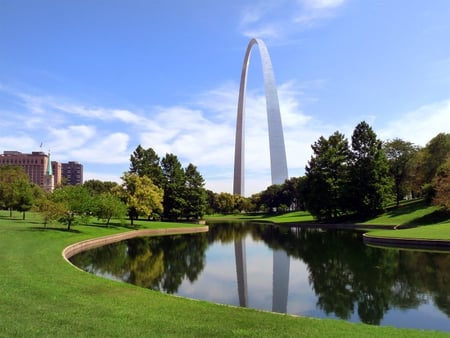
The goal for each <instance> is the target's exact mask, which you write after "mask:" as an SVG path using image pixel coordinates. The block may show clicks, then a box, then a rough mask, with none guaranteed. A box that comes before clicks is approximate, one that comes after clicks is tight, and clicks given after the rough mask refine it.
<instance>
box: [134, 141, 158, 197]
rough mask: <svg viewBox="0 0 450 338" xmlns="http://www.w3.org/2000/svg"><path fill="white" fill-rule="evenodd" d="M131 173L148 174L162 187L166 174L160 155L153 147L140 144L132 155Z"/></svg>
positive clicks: (154, 182)
mask: <svg viewBox="0 0 450 338" xmlns="http://www.w3.org/2000/svg"><path fill="white" fill-rule="evenodd" d="M130 161H131V165H130V173H133V174H136V175H138V176H147V177H148V178H150V179H151V180H152V182H153V184H155V185H156V186H158V187H160V188H162V186H163V181H164V176H163V173H162V170H161V167H160V163H159V162H160V160H159V156H158V155H157V154H156V152H155V151H154V150H153V149H152V148H148V149H144V148H142V147H141V145H138V146H137V148H136V150H135V151H134V152H133V154H132V155H131V156H130Z"/></svg>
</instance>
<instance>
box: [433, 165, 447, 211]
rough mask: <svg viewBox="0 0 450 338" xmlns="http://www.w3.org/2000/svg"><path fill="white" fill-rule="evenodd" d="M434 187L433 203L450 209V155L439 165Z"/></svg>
mask: <svg viewBox="0 0 450 338" xmlns="http://www.w3.org/2000/svg"><path fill="white" fill-rule="evenodd" d="M433 187H434V190H435V196H434V198H433V204H435V205H437V206H440V207H443V208H444V209H445V210H447V211H448V210H450V157H448V158H447V161H446V162H445V163H444V164H443V165H441V166H440V167H439V169H438V172H437V174H436V176H435V177H434V179H433Z"/></svg>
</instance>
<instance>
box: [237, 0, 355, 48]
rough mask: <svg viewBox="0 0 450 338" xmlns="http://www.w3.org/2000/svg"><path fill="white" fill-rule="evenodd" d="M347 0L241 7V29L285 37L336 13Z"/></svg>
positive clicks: (245, 32) (249, 34) (304, 0)
mask: <svg viewBox="0 0 450 338" xmlns="http://www.w3.org/2000/svg"><path fill="white" fill-rule="evenodd" d="M346 2H347V0H297V1H264V2H260V3H259V4H256V5H254V6H253V7H248V6H247V7H245V8H243V10H242V14H241V20H240V25H239V27H240V30H241V32H242V34H243V35H244V36H246V37H249V38H255V37H256V38H262V39H267V40H270V39H277V40H280V39H281V40H285V39H289V38H290V36H291V35H292V34H293V33H295V32H298V31H299V30H302V29H305V28H310V27H312V26H314V25H315V24H317V23H319V22H321V21H322V20H324V19H326V18H330V17H333V16H334V15H336V13H337V12H338V10H339V8H340V7H342V6H343V5H344V4H345V3H346Z"/></svg>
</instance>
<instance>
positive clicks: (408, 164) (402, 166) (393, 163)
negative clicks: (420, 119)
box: [383, 138, 418, 206]
mask: <svg viewBox="0 0 450 338" xmlns="http://www.w3.org/2000/svg"><path fill="white" fill-rule="evenodd" d="M383 149H384V152H385V153H386V157H387V160H388V164H389V172H390V174H391V176H392V177H393V180H394V191H395V196H396V202H397V206H398V205H399V204H400V200H401V199H403V198H404V196H405V195H406V194H408V193H410V192H411V190H412V175H413V174H412V171H411V168H412V163H413V160H414V158H415V156H416V154H417V152H418V147H417V146H415V145H414V144H412V143H411V142H407V141H403V140H401V139H399V138H395V139H393V140H390V141H387V142H385V143H384V144H383Z"/></svg>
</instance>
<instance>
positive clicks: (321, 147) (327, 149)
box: [305, 131, 350, 220]
mask: <svg viewBox="0 0 450 338" xmlns="http://www.w3.org/2000/svg"><path fill="white" fill-rule="evenodd" d="M311 148H312V150H313V152H314V154H313V156H312V157H311V160H310V161H309V162H308V165H307V166H306V168H305V169H306V171H305V174H306V189H305V190H306V193H307V197H306V207H307V209H308V211H309V212H311V214H312V215H314V216H316V217H317V218H318V219H319V220H331V219H333V218H336V217H338V216H340V215H342V214H344V213H346V211H347V204H348V203H347V198H348V193H347V191H348V181H349V176H348V173H349V167H348V162H349V157H350V150H349V147H348V141H347V139H346V138H345V136H344V135H343V134H341V133H339V132H337V131H336V132H335V133H334V134H333V135H331V136H330V137H329V138H328V139H325V138H324V137H323V136H321V137H320V138H319V140H318V141H317V142H315V143H314V144H313V145H312V146H311Z"/></svg>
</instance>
